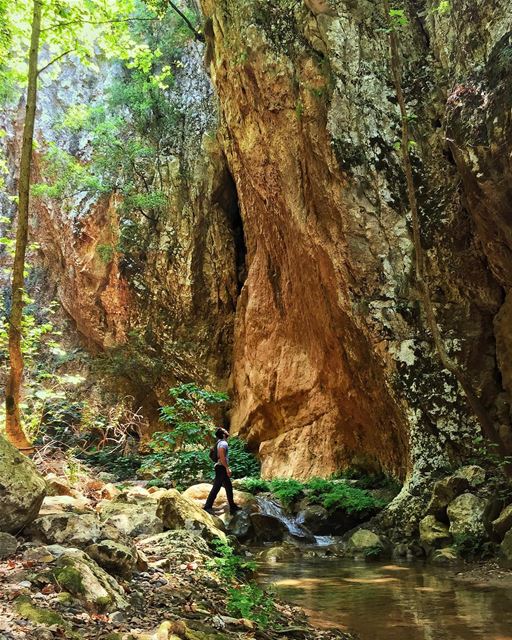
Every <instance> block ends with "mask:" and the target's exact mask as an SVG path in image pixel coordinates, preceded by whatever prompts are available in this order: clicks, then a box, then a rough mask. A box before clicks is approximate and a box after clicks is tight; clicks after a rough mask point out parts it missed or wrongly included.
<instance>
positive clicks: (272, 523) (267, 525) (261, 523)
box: [249, 513, 288, 543]
mask: <svg viewBox="0 0 512 640" xmlns="http://www.w3.org/2000/svg"><path fill="white" fill-rule="evenodd" d="M249 517H250V520H251V525H252V534H251V536H252V537H251V539H252V541H254V542H258V543H262V542H280V541H281V540H282V539H283V537H284V536H285V534H286V533H287V532H288V529H287V528H286V527H285V525H284V524H283V523H282V522H281V521H280V520H278V519H277V518H274V517H273V516H269V515H265V514H263V513H252V514H251V515H250V516H249Z"/></svg>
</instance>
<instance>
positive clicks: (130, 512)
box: [98, 500, 163, 538]
mask: <svg viewBox="0 0 512 640" xmlns="http://www.w3.org/2000/svg"><path fill="white" fill-rule="evenodd" d="M157 504H158V503H157V502H156V500H141V501H139V502H123V501H122V500H119V501H118V500H115V501H110V500H105V501H104V502H102V503H100V505H98V511H99V514H100V518H101V519H102V520H103V521H104V522H106V523H108V524H110V525H112V526H114V527H116V528H117V529H119V531H122V532H123V533H124V534H126V535H128V536H130V537H132V538H136V537H138V536H150V535H153V534H156V533H161V532H162V531H163V524H162V520H161V519H160V518H159V517H158V516H157V514H156V510H157Z"/></svg>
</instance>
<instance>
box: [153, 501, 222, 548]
mask: <svg viewBox="0 0 512 640" xmlns="http://www.w3.org/2000/svg"><path fill="white" fill-rule="evenodd" d="M157 515H158V517H159V518H160V519H161V520H162V523H163V526H164V529H187V530H188V531H196V532H197V533H200V534H201V535H202V536H204V537H205V539H206V540H208V542H212V541H213V540H222V541H223V542H226V540H227V538H226V534H225V533H224V532H223V529H224V524H223V522H222V520H220V519H219V518H216V517H214V516H212V515H210V514H209V513H207V512H206V511H204V509H202V508H201V507H199V506H198V505H197V504H196V503H195V502H194V501H193V500H191V499H190V498H185V497H184V496H182V495H181V494H180V492H179V491H177V490H176V489H169V490H168V491H166V492H165V493H164V495H163V496H162V497H161V498H160V500H159V501H158V509H157Z"/></svg>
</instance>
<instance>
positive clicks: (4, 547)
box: [0, 531, 18, 560]
mask: <svg viewBox="0 0 512 640" xmlns="http://www.w3.org/2000/svg"><path fill="white" fill-rule="evenodd" d="M17 548H18V541H17V540H16V538H15V537H14V536H11V534H10V533H2V532H1V531H0V560H1V559H3V558H9V556H13V555H14V554H15V553H16V549H17Z"/></svg>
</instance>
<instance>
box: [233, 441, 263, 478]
mask: <svg viewBox="0 0 512 640" xmlns="http://www.w3.org/2000/svg"><path fill="white" fill-rule="evenodd" d="M228 444H229V466H230V468H231V471H232V472H233V476H234V477H235V478H249V477H251V476H258V475H259V473H260V468H261V465H260V463H259V461H258V459H257V458H256V456H254V455H253V454H252V453H251V452H250V451H248V449H247V445H246V443H245V442H244V441H243V440H242V439H241V438H229V439H228Z"/></svg>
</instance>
